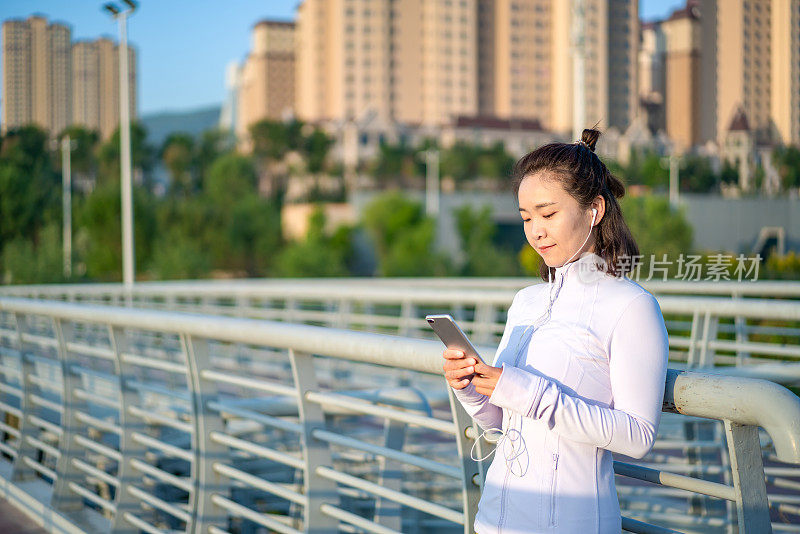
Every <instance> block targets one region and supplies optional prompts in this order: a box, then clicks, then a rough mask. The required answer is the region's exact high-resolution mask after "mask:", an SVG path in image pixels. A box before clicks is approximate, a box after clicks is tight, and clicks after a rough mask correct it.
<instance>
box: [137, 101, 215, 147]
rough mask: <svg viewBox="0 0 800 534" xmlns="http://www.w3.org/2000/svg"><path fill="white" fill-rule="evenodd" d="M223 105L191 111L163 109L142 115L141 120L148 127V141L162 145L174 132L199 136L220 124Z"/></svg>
mask: <svg viewBox="0 0 800 534" xmlns="http://www.w3.org/2000/svg"><path fill="white" fill-rule="evenodd" d="M220 109H221V106H211V107H204V108H199V109H195V110H190V111H162V112H158V113H151V114H149V115H142V116H141V117H140V118H139V121H140V122H141V123H142V124H143V125H144V127H145V128H147V142H148V143H149V144H151V145H153V146H156V147H160V146H161V143H163V142H164V140H165V139H166V138H167V136H168V135H169V134H171V133H173V132H186V133H188V134H191V135H193V136H194V137H198V136H199V135H200V134H201V133H203V131H205V130H208V129H210V128H216V127H217V125H218V124H219V113H220Z"/></svg>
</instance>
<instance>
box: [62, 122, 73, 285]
mask: <svg viewBox="0 0 800 534" xmlns="http://www.w3.org/2000/svg"><path fill="white" fill-rule="evenodd" d="M72 145H73V142H72V141H71V140H70V138H69V135H65V136H64V138H63V139H61V191H62V194H61V202H62V205H63V208H64V209H63V213H64V224H63V230H62V231H63V241H64V278H69V277H71V276H72V170H71V157H70V156H71V155H72Z"/></svg>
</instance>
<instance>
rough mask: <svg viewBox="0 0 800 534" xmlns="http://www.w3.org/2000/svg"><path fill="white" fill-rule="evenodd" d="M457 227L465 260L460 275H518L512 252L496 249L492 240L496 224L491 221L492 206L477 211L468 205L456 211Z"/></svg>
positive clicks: (516, 261)
mask: <svg viewBox="0 0 800 534" xmlns="http://www.w3.org/2000/svg"><path fill="white" fill-rule="evenodd" d="M455 216H456V228H457V230H458V235H459V237H460V238H461V249H462V250H463V251H464V254H465V256H466V261H465V262H464V265H463V266H462V268H461V274H462V275H463V276H517V275H519V274H520V265H519V261H518V259H517V258H516V257H515V255H514V254H513V253H511V252H509V251H506V250H502V249H500V248H498V247H497V246H496V245H495V244H494V243H493V242H492V239H493V237H494V235H495V234H496V233H497V225H496V224H495V223H494V221H492V208H491V207H490V206H485V207H483V208H482V209H480V210H475V209H473V207H472V206H470V205H465V206H462V207H461V208H459V209H457V210H456V211H455Z"/></svg>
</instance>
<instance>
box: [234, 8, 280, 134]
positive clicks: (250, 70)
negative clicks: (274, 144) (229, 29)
mask: <svg viewBox="0 0 800 534" xmlns="http://www.w3.org/2000/svg"><path fill="white" fill-rule="evenodd" d="M294 41H295V25H294V23H292V22H279V21H272V20H264V21H261V22H259V23H257V24H256V25H255V26H254V27H253V44H252V50H251V51H250V54H249V55H248V56H247V59H246V60H245V63H244V65H243V67H242V69H241V77H240V79H239V82H238V83H239V89H238V90H239V98H238V101H239V109H238V113H239V116H238V118H237V120H236V124H237V127H238V129H239V131H237V135H239V136H240V137H241V136H242V135H244V134H245V133H246V132H247V127H248V126H250V125H251V124H253V123H255V122H258V121H259V120H261V119H274V120H278V119H281V118H283V117H284V116H286V115H287V114H291V113H293V111H294V101H295V46H294V44H295V43H294Z"/></svg>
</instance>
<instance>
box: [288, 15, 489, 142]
mask: <svg viewBox="0 0 800 534" xmlns="http://www.w3.org/2000/svg"><path fill="white" fill-rule="evenodd" d="M477 16H478V10H477V0H443V1H436V2H430V1H425V0H373V1H370V2H359V1H355V0H305V1H304V2H303V3H302V4H300V6H299V7H298V10H297V32H296V37H297V47H296V51H297V57H296V60H297V84H296V112H297V116H298V117H299V118H300V119H303V120H307V121H318V120H368V119H372V120H381V121H387V122H388V121H398V122H403V123H407V124H424V125H431V126H435V125H441V124H446V123H448V122H450V121H451V120H452V119H453V118H454V117H457V116H460V115H475V114H476V113H477V111H478V90H477V84H478V66H477V63H478V59H477V41H478V39H477V33H478V24H477Z"/></svg>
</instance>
